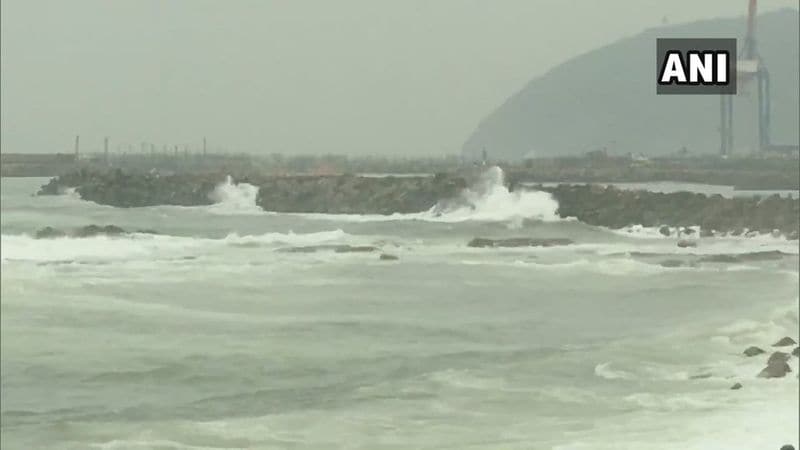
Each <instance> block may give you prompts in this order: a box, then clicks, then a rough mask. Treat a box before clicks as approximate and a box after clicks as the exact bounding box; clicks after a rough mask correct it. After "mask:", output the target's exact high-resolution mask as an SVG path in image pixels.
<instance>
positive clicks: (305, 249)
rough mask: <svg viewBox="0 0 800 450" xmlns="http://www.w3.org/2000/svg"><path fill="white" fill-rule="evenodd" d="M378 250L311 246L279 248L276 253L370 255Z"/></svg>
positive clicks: (359, 247) (346, 246)
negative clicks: (323, 252) (325, 252)
mask: <svg viewBox="0 0 800 450" xmlns="http://www.w3.org/2000/svg"><path fill="white" fill-rule="evenodd" d="M376 250H378V248H377V247H372V246H369V245H361V246H353V245H336V244H331V245H309V246H305V247H285V248H279V249H277V250H276V251H278V252H282V253H315V252H320V251H328V252H334V253H368V252H374V251H376Z"/></svg>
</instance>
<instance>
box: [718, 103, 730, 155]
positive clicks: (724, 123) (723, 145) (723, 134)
mask: <svg viewBox="0 0 800 450" xmlns="http://www.w3.org/2000/svg"><path fill="white" fill-rule="evenodd" d="M725 106H726V105H725V96H724V95H720V96H719V154H720V156H725V155H727V154H728V149H727V146H728V131H727V128H728V120H727V118H726V117H725V112H726V111H727V109H726V108H725Z"/></svg>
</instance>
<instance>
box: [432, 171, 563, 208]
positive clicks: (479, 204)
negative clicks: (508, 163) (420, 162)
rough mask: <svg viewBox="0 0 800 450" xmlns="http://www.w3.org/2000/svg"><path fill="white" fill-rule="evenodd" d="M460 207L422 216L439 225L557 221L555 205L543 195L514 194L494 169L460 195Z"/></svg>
mask: <svg viewBox="0 0 800 450" xmlns="http://www.w3.org/2000/svg"><path fill="white" fill-rule="evenodd" d="M461 200H462V205H460V206H457V207H455V208H453V209H449V208H444V209H443V208H442V207H441V206H438V205H437V207H434V208H433V209H431V210H430V211H428V212H427V213H426V214H428V215H432V216H433V217H432V218H434V219H438V220H441V221H443V222H461V221H465V220H477V221H508V220H523V219H534V220H541V221H546V222H552V221H557V220H560V218H559V217H558V214H556V212H557V211H558V202H557V201H556V200H555V199H554V198H553V197H552V196H551V195H550V194H549V193H547V192H541V191H514V192H511V191H509V190H508V188H507V187H506V186H505V174H504V173H503V170H502V169H501V168H499V167H497V166H494V167H491V168H489V169H488V170H487V171H486V172H484V173H483V174H482V175H481V177H480V179H479V180H478V182H477V183H475V185H474V186H472V187H470V188H469V189H467V190H465V191H464V193H463V194H462V199H461Z"/></svg>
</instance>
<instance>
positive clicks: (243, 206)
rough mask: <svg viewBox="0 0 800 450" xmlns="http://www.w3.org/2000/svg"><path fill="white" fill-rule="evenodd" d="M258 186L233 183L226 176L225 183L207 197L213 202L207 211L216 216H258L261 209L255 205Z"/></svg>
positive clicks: (230, 178)
mask: <svg viewBox="0 0 800 450" xmlns="http://www.w3.org/2000/svg"><path fill="white" fill-rule="evenodd" d="M257 196H258V186H253V185H252V184H249V183H235V182H234V181H233V178H232V177H231V176H230V175H228V176H227V177H226V178H225V182H224V183H221V184H219V185H217V187H216V188H214V190H213V191H212V192H211V193H210V194H209V195H208V197H209V199H210V200H211V201H213V202H214V204H213V205H211V206H210V207H209V210H210V211H212V212H214V213H217V214H231V215H233V214H259V213H262V212H263V211H262V209H261V208H259V207H258V206H257V205H256V197H257Z"/></svg>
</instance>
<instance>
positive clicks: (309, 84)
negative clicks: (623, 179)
mask: <svg viewBox="0 0 800 450" xmlns="http://www.w3.org/2000/svg"><path fill="white" fill-rule="evenodd" d="M797 2H798V0H761V1H760V2H759V3H760V8H761V11H765V10H770V9H775V8H779V7H785V6H796V5H797ZM1 4H2V12H1V13H2V15H1V17H2V36H1V37H2V41H1V42H0V46H1V47H2V67H1V68H0V70H1V76H2V95H1V96H0V103H2V151H3V152H55V151H71V149H72V142H73V139H74V136H75V134H80V135H81V141H82V148H83V149H84V150H87V151H88V150H93V149H94V150H99V149H100V148H101V147H102V139H103V136H110V137H111V149H112V150H116V149H117V148H118V146H122V147H123V148H125V149H127V146H128V144H132V145H133V146H134V148H135V149H136V150H137V151H138V150H139V148H140V143H141V142H143V141H146V142H154V143H156V144H157V145H158V147H159V148H161V146H162V145H164V144H169V145H170V146H172V145H175V144H178V145H180V146H181V148H183V146H184V145H190V146H192V147H193V148H198V147H199V146H200V145H201V142H202V137H203V136H207V137H208V141H209V147H211V148H217V147H224V148H225V149H227V150H228V151H248V152H268V153H271V152H283V153H287V154H291V153H329V152H330V153H349V154H383V155H388V154H394V155H404V154H405V155H412V156H418V155H438V154H443V153H457V152H459V151H460V147H461V144H462V143H463V142H464V140H465V139H466V138H467V137H468V135H469V134H470V132H471V131H472V130H473V129H474V128H475V127H476V126H477V124H478V122H479V121H480V120H481V119H482V118H483V117H484V116H486V115H487V114H488V113H489V112H491V111H492V110H493V109H494V108H496V107H497V106H498V105H500V104H501V103H502V102H503V101H504V100H505V99H506V98H507V97H509V96H510V95H512V94H513V93H515V92H516V91H518V90H519V89H520V88H522V86H524V85H525V84H526V83H527V82H528V81H529V80H530V79H531V78H533V77H535V76H536V75H538V74H541V73H542V72H544V71H546V70H548V69H550V68H551V67H553V66H554V65H556V64H558V63H560V62H563V61H565V60H567V59H569V58H571V57H573V56H576V55H578V54H580V53H584V52H586V51H589V50H591V49H592V48H595V47H598V46H602V45H604V44H607V43H610V42H612V41H614V40H617V39H619V38H622V37H625V36H629V35H632V34H635V33H638V32H640V31H642V30H643V29H645V28H648V27H652V26H657V25H660V24H661V22H662V20H663V19H664V18H665V17H666V19H667V20H668V21H669V22H670V23H675V22H686V21H693V20H697V19H701V18H711V17H723V16H739V15H743V14H744V13H745V11H746V8H747V1H746V0H703V1H697V0H671V1H664V0H580V1H579V0H437V1H433V0H392V1H388V0H387V1H381V0H336V1H327V0H316V1H309V0H299V1H298V0H292V1H290V0H281V1H278V0H275V1H268V0H258V1H255V0H254V1H246V0H226V1H223V0H116V1H109V0H70V1H65V0H50V1H43V0H2V2H1Z"/></svg>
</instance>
